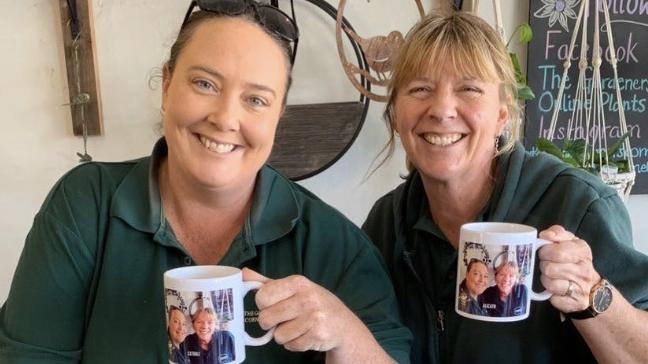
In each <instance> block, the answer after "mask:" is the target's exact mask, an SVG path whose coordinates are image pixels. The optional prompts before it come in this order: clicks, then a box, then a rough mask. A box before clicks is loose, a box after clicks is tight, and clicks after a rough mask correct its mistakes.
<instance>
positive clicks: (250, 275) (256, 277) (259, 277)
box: [241, 268, 271, 283]
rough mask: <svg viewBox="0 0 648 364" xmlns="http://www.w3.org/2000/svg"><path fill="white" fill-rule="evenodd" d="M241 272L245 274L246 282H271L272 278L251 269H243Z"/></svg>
mask: <svg viewBox="0 0 648 364" xmlns="http://www.w3.org/2000/svg"><path fill="white" fill-rule="evenodd" d="M241 271H242V272H243V280H244V281H257V282H261V283H265V282H268V281H271V279H270V278H268V277H266V276H264V275H263V274H261V273H258V272H255V271H253V270H252V269H250V268H243V269H242V270H241Z"/></svg>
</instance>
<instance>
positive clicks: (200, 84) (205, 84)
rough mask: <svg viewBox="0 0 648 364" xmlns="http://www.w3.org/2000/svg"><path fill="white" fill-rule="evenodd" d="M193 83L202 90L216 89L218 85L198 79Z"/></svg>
mask: <svg viewBox="0 0 648 364" xmlns="http://www.w3.org/2000/svg"><path fill="white" fill-rule="evenodd" d="M192 83H193V84H194V85H195V86H196V87H197V88H198V89H199V90H201V91H216V87H215V86H214V85H213V84H212V83H211V82H209V81H207V80H203V79H196V80H193V81H192Z"/></svg>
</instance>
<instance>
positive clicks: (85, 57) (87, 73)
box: [60, 0, 101, 163]
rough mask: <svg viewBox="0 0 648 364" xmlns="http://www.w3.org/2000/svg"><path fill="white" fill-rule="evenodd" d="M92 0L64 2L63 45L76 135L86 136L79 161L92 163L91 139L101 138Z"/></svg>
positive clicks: (62, 13)
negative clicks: (89, 152)
mask: <svg viewBox="0 0 648 364" xmlns="http://www.w3.org/2000/svg"><path fill="white" fill-rule="evenodd" d="M91 3H92V1H91V0H60V6H61V22H62V25H63V45H64V49H65V64H66V70H67V79H68V89H69V96H70V101H69V102H68V103H66V104H65V105H68V106H70V109H71V113H72V129H73V132H74V135H79V136H82V137H83V152H82V153H80V152H77V153H76V154H77V156H78V157H79V158H80V159H79V162H81V163H83V162H89V161H91V160H92V157H91V156H90V154H88V137H89V136H91V135H101V102H100V93H99V86H98V81H97V78H96V74H97V72H96V69H95V68H96V60H95V51H94V47H93V45H94V42H93V16H92V4H91Z"/></svg>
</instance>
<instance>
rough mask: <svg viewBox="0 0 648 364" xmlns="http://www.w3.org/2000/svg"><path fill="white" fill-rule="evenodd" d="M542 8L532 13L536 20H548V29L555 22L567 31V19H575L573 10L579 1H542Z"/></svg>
mask: <svg viewBox="0 0 648 364" xmlns="http://www.w3.org/2000/svg"><path fill="white" fill-rule="evenodd" d="M542 3H543V4H544V5H543V6H542V8H540V9H539V10H538V11H536V12H535V13H533V16H535V17H536V18H549V27H553V26H554V24H556V20H557V21H558V22H559V23H560V25H562V27H563V28H564V29H565V30H566V31H569V26H568V25H567V18H572V19H576V12H575V11H574V8H575V7H576V6H577V5H578V3H580V0H542Z"/></svg>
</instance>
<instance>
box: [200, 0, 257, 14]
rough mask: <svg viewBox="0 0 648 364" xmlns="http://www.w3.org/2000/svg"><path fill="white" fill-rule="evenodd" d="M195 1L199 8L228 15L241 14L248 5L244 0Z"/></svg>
mask: <svg viewBox="0 0 648 364" xmlns="http://www.w3.org/2000/svg"><path fill="white" fill-rule="evenodd" d="M196 2H197V3H198V7H199V8H200V9H201V10H206V11H212V12H216V13H223V14H229V15H236V14H241V13H243V12H245V10H246V9H247V8H248V6H250V4H249V3H248V2H247V1H245V0H198V1H196Z"/></svg>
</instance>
